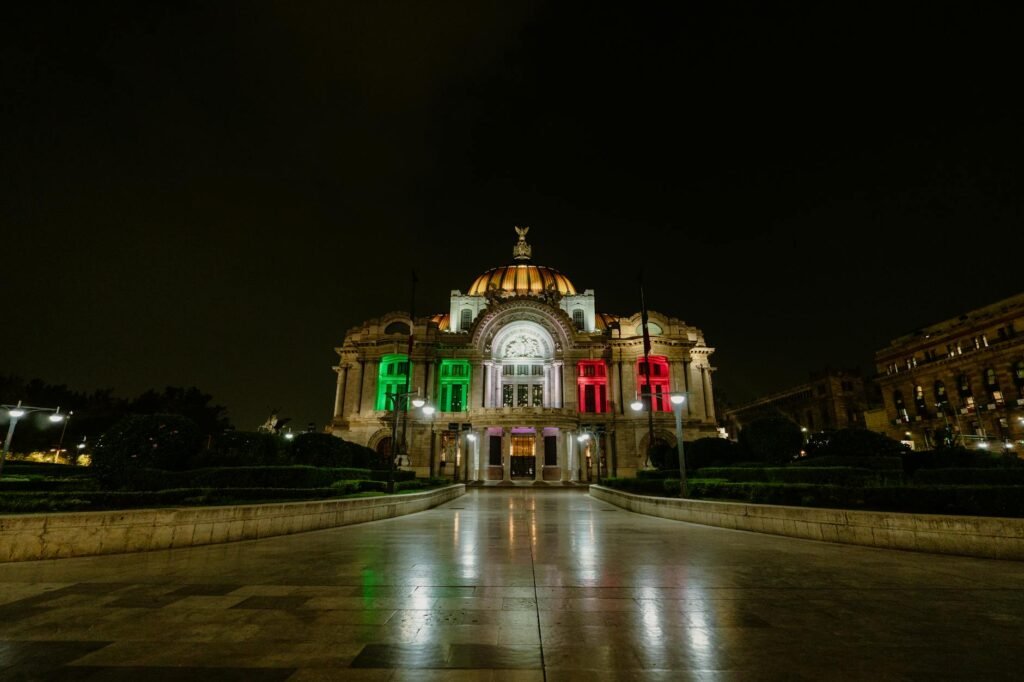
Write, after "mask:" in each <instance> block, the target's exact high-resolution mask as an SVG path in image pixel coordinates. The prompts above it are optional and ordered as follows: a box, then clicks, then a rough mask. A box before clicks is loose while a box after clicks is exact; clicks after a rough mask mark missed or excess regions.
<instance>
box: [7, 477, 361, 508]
mask: <svg viewBox="0 0 1024 682" xmlns="http://www.w3.org/2000/svg"><path fill="white" fill-rule="evenodd" d="M346 483H351V484H353V485H350V486H339V487H337V488H334V487H328V488H302V489H295V488H228V489H224V490H211V489H209V488H180V489H174V490H150V491H77V492H48V493H46V492H36V493H31V492H29V493H6V494H4V495H2V496H0V511H3V512H21V513H28V512H49V511H85V510H101V509H137V508H141V507H165V506H174V505H192V506H194V505H221V504H257V503H261V502H273V501H281V502H287V501H301V500H319V499H331V498H336V497H341V496H343V495H351V494H354V493H359V492H368V491H371V490H372V491H374V492H379V491H380V490H378V489H377V487H378V486H380V484H379V483H377V482H375V481H348V482H346Z"/></svg>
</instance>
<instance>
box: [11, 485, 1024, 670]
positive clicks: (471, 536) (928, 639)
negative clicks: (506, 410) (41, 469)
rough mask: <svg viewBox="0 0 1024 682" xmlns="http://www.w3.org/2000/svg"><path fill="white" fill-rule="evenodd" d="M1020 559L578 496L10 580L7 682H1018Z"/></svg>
mask: <svg viewBox="0 0 1024 682" xmlns="http://www.w3.org/2000/svg"><path fill="white" fill-rule="evenodd" d="M1022 642H1024V564H1020V563H1015V562H1001V561H990V560H982V559H968V558H959V557H948V556H932V555H926V554H914V553H909V552H896V551H887V550H878V549H868V548H861V547H852V546H842V545H832V544H826V543H816V542H811V541H804V540H795V539H789V538H780V537H772V536H765V535H758V534H753V533H744V532H738V531H730V530H723V529H717V528H707V527H702V526H696V525H690V524H685V523H680V522H675V521H668V520H663V519H656V518H648V517H644V516H639V515H636V514H632V513H630V512H626V511H623V510H620V509H617V508H616V507H613V506H611V505H608V504H606V503H603V502H599V501H595V500H593V499H592V498H590V497H589V496H587V495H586V494H585V493H584V492H581V491H568V490H539V491H535V490H522V489H496V490H475V491H471V492H470V493H468V494H467V495H466V496H464V497H461V498H459V499H456V500H453V501H451V502H449V503H447V504H445V505H443V506H441V507H438V508H436V509H433V510H431V511H427V512H423V513H420V514H415V515H412V516H407V517H402V518H398V519H392V520H388V521H379V522H374V523H369V524H364V525H360V526H352V527H347V528H340V529H337V530H328V531H319V532H315V533H306V534H302V535H293V536H287V537H280V538H273V539H268V540H261V541H253V542H244V543H235V544H230V545H219V546H209V547H200V548H192V549H181V550H171V551H161V552H152V553H146V554H131V555H120V556H107V557H94V558H82V559H65V560H56V561H39V562H27V563H20V564H5V565H0V679H3V680H8V679H14V680H20V679H24V680H39V679H59V680H125V681H128V680H131V681H137V680H147V681H149V680H179V679H182V680H191V681H193V682H201V681H204V680H253V681H256V682H260V681H262V680H268V681H269V680H291V681H294V682H299V681H313V680H335V679H338V680H407V679H408V680H435V679H436V680H478V679H480V680H545V679H547V680H588V681H590V680H601V679H628V680H632V679H635V680H647V679H652V680H686V679H701V680H703V679H713V680H717V679H728V680H767V679H770V680H776V679H777V680H822V679H870V680H902V679H915V680H916V679H921V680H931V679H984V680H991V679H1020V677H1021V675H1022V674H1024V672H1022V671H1024V647H1022V646H1021V643H1022Z"/></svg>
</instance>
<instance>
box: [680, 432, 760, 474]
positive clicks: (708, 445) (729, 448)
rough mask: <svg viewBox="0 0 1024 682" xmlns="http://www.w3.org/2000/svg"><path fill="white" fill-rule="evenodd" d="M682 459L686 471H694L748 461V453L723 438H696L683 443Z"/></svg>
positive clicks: (740, 446)
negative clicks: (690, 441)
mask: <svg viewBox="0 0 1024 682" xmlns="http://www.w3.org/2000/svg"><path fill="white" fill-rule="evenodd" d="M683 445H684V446H685V449H684V450H683V459H685V460H686V470H687V471H696V470H697V469H701V468H703V467H714V466H718V467H727V466H733V465H735V464H736V463H737V462H741V461H747V460H749V459H750V453H748V452H747V451H746V449H745V448H744V447H743V446H742V445H740V444H739V443H735V442H733V441H731V440H727V439H725V438H698V439H697V440H695V441H693V442H692V443H684V444H683Z"/></svg>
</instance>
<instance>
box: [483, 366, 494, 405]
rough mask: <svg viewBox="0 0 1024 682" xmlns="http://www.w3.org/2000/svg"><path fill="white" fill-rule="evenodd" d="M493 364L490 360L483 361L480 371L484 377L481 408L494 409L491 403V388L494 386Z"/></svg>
mask: <svg viewBox="0 0 1024 682" xmlns="http://www.w3.org/2000/svg"><path fill="white" fill-rule="evenodd" d="M493 368H494V363H493V362H491V361H490V360H484V364H483V367H482V368H481V371H482V372H483V375H484V391H483V398H482V400H483V402H482V403H481V407H494V404H493V402H492V399H493V394H494V390H493V389H492V388H491V387H492V386H493V385H494V369H493Z"/></svg>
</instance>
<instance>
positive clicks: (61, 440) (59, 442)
mask: <svg viewBox="0 0 1024 682" xmlns="http://www.w3.org/2000/svg"><path fill="white" fill-rule="evenodd" d="M58 409H59V408H58ZM73 414H74V412H72V411H71V410H68V416H67V417H65V418H64V425H63V426H61V428H60V438H59V439H58V440H57V453H56V454H55V455H54V456H53V463H54V464H56V463H57V460H58V459H60V451H61V449H62V448H63V447H64V434H65V433H67V432H68V422H70V421H71V415H73Z"/></svg>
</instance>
